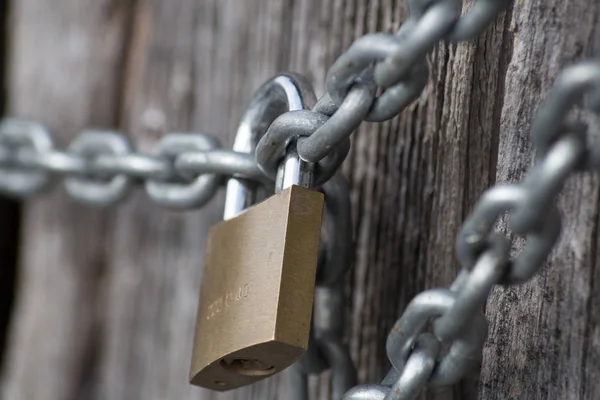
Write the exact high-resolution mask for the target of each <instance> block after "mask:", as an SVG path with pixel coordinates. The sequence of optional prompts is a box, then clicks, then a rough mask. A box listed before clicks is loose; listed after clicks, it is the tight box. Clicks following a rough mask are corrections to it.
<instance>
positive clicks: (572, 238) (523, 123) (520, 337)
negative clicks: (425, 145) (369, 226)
mask: <svg viewBox="0 0 600 400" xmlns="http://www.w3.org/2000/svg"><path fill="white" fill-rule="evenodd" d="M510 32H511V38H512V39H511V40H512V41H513V51H512V53H511V59H510V63H509V66H508V74H507V77H506V82H505V93H506V97H505V102H504V110H503V113H502V123H501V135H500V143H499V160H498V173H497V177H498V181H501V182H505V181H509V182H515V181H519V180H521V179H522V178H523V177H524V174H525V171H526V170H527V169H529V167H530V165H531V163H532V157H531V156H532V148H531V140H530V131H529V129H530V126H531V122H532V118H533V117H534V115H535V109H536V108H537V106H538V105H539V103H540V102H541V100H542V99H544V98H545V96H546V94H547V93H548V91H549V90H550V88H551V87H552V85H553V84H554V82H555V79H556V77H557V75H558V73H559V72H560V71H561V70H562V69H563V68H565V67H567V66H568V65H570V64H572V63H573V62H575V61H579V60H582V59H584V58H588V57H591V56H595V57H598V55H599V54H600V4H598V2H589V1H585V0H580V1H569V2H562V1H541V0H540V1H528V2H518V3H517V4H516V5H515V7H514V11H513V15H512V23H511V26H510ZM584 117H586V120H587V121H589V122H591V129H590V133H589V137H590V140H591V141H592V142H595V141H597V134H598V131H599V130H598V119H597V118H595V119H594V118H592V117H591V116H590V115H587V114H585V115H584ZM599 184H600V180H599V179H598V176H597V174H595V173H587V174H585V175H578V176H576V177H574V178H572V179H571V180H570V181H569V182H568V184H567V186H566V188H565V190H564V191H563V194H562V195H561V196H560V201H559V207H560V209H561V211H562V215H563V233H562V236H561V238H560V240H559V243H558V244H557V246H556V248H555V251H554V252H553V253H552V255H551V256H550V257H549V260H548V263H547V265H546V267H545V268H544V269H543V270H542V272H541V273H540V274H538V275H537V276H536V277H535V278H534V279H533V280H532V281H531V282H529V283H528V284H526V285H523V286H517V287H507V288H499V289H496V290H495V291H494V292H493V295H492V297H491V298H490V300H489V302H488V308H487V314H488V319H489V320H490V323H491V325H490V338H489V340H488V343H487V345H486V348H485V351H484V361H483V369H482V375H481V386H480V396H481V398H484V399H546V398H556V399H595V398H598V397H599V396H600V385H599V384H598V379H597V376H598V374H599V373H600V345H599V343H600V317H599V315H600V308H599V307H600V295H599V294H598V290H597V288H598V284H599V282H598V273H599V270H598V268H599V265H600V264H598V259H597V248H598V235H597V231H598V199H599V193H598V186H599ZM521 247H522V243H520V245H519V246H518V249H520V248H521ZM518 249H517V250H518Z"/></svg>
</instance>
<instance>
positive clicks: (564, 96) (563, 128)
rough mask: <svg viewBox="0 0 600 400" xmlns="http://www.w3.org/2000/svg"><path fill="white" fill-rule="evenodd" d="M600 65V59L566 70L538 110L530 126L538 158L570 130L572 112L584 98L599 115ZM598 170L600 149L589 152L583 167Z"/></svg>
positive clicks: (582, 164)
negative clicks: (569, 118)
mask: <svg viewBox="0 0 600 400" xmlns="http://www.w3.org/2000/svg"><path fill="white" fill-rule="evenodd" d="M599 64H600V60H599V59H596V60H589V61H585V62H581V63H579V64H577V65H574V66H572V67H570V68H568V69H567V70H565V71H563V73H562V74H561V75H560V76H559V78H558V79H557V81H556V83H555V85H554V87H553V88H552V90H551V91H550V93H549V94H548V97H547V99H546V101H545V102H544V103H543V104H542V105H541V106H540V108H539V109H538V112H537V114H536V117H535V119H534V121H533V124H532V127H531V132H532V141H533V145H534V146H535V148H536V149H537V152H538V156H540V157H542V156H544V155H545V154H546V152H547V151H548V150H549V149H550V147H551V146H552V144H553V143H554V142H556V141H557V140H558V139H559V137H560V136H562V135H564V134H565V133H567V132H568V131H569V130H570V129H569V128H571V127H572V126H573V125H572V124H569V123H568V121H567V117H568V115H569V112H570V111H571V109H572V108H573V107H574V106H575V105H576V104H577V102H578V101H579V100H581V99H582V98H583V97H584V96H585V95H588V96H589V99H590V101H589V102H588V107H589V109H590V110H591V111H594V112H600V68H598V65H599ZM578 130H580V129H578ZM598 167H600V148H598V147H596V148H594V149H589V150H588V154H587V156H586V157H585V159H584V160H583V161H582V163H581V168H584V169H592V168H593V169H597V168H598Z"/></svg>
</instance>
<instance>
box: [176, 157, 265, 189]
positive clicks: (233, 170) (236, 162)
mask: <svg viewBox="0 0 600 400" xmlns="http://www.w3.org/2000/svg"><path fill="white" fill-rule="evenodd" d="M175 168H176V169H177V171H178V172H179V173H180V174H181V175H183V176H196V175H200V174H220V175H226V176H231V177H233V178H242V179H250V180H252V181H256V182H263V183H265V184H271V183H272V181H271V180H270V179H268V178H267V177H266V176H265V174H263V173H262V171H261V170H260V168H259V167H258V164H257V163H256V160H255V157H254V154H250V153H240V152H237V151H233V150H228V149H215V150H212V151H205V152H195V153H184V154H180V155H179V156H177V158H176V160H175Z"/></svg>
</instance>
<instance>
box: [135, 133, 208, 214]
mask: <svg viewBox="0 0 600 400" xmlns="http://www.w3.org/2000/svg"><path fill="white" fill-rule="evenodd" d="M217 147H219V142H218V141H217V140H216V139H215V138H212V137H210V136H206V135H201V134H185V133H174V134H171V135H169V136H165V137H164V138H163V139H162V140H161V141H160V142H158V144H157V145H156V148H155V149H154V154H155V155H156V156H158V157H164V158H165V159H167V160H169V161H170V168H173V169H174V165H173V163H174V161H175V159H176V158H177V157H178V156H180V155H181V154H184V153H186V152H189V151H194V152H202V151H210V150H213V149H216V148H217ZM218 188H219V180H218V176H217V175H215V174H204V175H199V176H198V177H197V178H195V179H193V180H192V181H191V182H172V181H170V182H167V181H160V180H154V179H150V180H147V181H146V193H147V194H148V197H150V199H152V200H153V201H155V202H156V203H158V204H161V205H164V206H167V207H172V208H176V209H187V208H196V207H202V206H203V205H205V204H206V203H208V202H209V201H210V199H212V198H213V196H214V195H215V194H216V192H217V189H218Z"/></svg>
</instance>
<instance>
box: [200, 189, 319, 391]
mask: <svg viewBox="0 0 600 400" xmlns="http://www.w3.org/2000/svg"><path fill="white" fill-rule="evenodd" d="M323 200H324V199H323V194H322V193H319V192H315V191H312V190H309V189H306V188H303V187H300V186H292V187H290V188H288V189H285V190H283V191H282V192H280V193H279V194H276V195H275V196H273V197H270V198H268V199H266V200H265V201H263V202H262V203H259V204H257V205H255V206H253V207H250V208H249V209H247V210H245V211H244V212H243V213H242V214H240V215H239V216H237V217H235V218H233V219H231V220H228V221H224V222H221V223H219V224H217V225H215V226H214V227H212V228H211V230H210V233H209V237H208V244H207V252H206V262H205V266H204V272H203V277H202V286H201V293H200V303H199V307H198V316H197V321H196V334H195V338H194V351H193V355H192V363H191V369H190V382H191V383H192V384H194V385H198V386H202V387H205V388H208V389H212V390H219V391H225V390H230V389H234V388H237V387H241V386H245V385H248V384H251V383H254V382H256V381H258V380H261V379H264V378H266V377H268V376H271V375H273V374H275V373H277V372H280V371H282V370H283V369H285V368H286V367H288V366H289V365H291V364H292V363H293V362H294V361H295V360H297V359H298V358H299V357H300V356H301V355H302V354H303V353H304V352H305V351H306V348H307V346H308V337H309V333H310V322H311V314H312V306H313V295H314V284H315V275H316V269H317V256H318V247H319V239H320V233H321V218H322V212H323Z"/></svg>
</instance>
